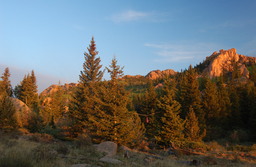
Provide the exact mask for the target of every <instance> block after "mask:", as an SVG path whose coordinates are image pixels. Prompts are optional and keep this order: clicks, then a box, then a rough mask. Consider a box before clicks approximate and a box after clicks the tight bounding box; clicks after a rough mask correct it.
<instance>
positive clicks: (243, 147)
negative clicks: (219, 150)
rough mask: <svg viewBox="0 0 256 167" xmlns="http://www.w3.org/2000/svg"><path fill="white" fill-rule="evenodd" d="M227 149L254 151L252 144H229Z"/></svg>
mask: <svg viewBox="0 0 256 167" xmlns="http://www.w3.org/2000/svg"><path fill="white" fill-rule="evenodd" d="M227 149H228V150H229V151H241V152H250V151H252V147H251V146H245V145H233V146H229V147H228V148H227Z"/></svg>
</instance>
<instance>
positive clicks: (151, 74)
mask: <svg viewBox="0 0 256 167" xmlns="http://www.w3.org/2000/svg"><path fill="white" fill-rule="evenodd" d="M176 73H177V72H175V71H174V70H172V69H167V70H163V71H161V70H154V71H151V72H149V73H148V74H147V75H146V78H148V79H153V80H154V79H158V78H162V77H164V76H166V75H167V76H170V75H175V74H176Z"/></svg>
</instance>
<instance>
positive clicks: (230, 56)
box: [203, 48, 256, 78]
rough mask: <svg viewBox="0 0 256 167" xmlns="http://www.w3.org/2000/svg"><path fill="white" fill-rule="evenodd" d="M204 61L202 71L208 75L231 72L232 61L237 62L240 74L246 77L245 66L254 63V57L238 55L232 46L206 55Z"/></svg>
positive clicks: (255, 59) (247, 75)
mask: <svg viewBox="0 0 256 167" xmlns="http://www.w3.org/2000/svg"><path fill="white" fill-rule="evenodd" d="M204 63H205V64H206V65H205V66H206V68H204V70H203V73H204V74H207V75H209V76H210V77H218V76H220V75H221V74H222V73H223V71H227V72H232V71H233V69H232V68H233V65H232V63H237V65H238V68H239V70H240V72H241V75H242V76H244V77H246V78H248V77H249V71H248V69H247V66H249V65H252V64H255V63H256V58H255V57H249V56H244V55H240V54H238V53H237V52H236V49H234V48H232V49H229V50H223V49H222V50H220V51H219V52H214V53H213V54H212V55H211V56H209V57H206V60H205V61H204ZM204 63H203V64H204Z"/></svg>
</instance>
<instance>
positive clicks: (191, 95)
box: [178, 65, 205, 129]
mask: <svg viewBox="0 0 256 167" xmlns="http://www.w3.org/2000/svg"><path fill="white" fill-rule="evenodd" d="M197 77H198V74H197V72H196V71H195V69H193V68H192V66H191V65H190V67H189V69H188V70H187V71H185V72H184V73H183V74H182V75H181V77H180V79H179V83H178V84H179V86H178V99H179V102H180V104H181V106H182V107H181V117H182V118H183V119H185V117H186V115H187V113H188V112H189V108H190V107H192V108H193V109H194V112H195V114H196V116H197V117H198V120H199V126H200V128H201V129H204V128H205V113H204V112H203V110H202V101H201V92H200V90H199V82H198V79H197Z"/></svg>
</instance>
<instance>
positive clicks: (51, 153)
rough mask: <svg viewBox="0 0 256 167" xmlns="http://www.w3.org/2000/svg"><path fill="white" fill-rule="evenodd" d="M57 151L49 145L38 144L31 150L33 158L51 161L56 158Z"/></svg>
mask: <svg viewBox="0 0 256 167" xmlns="http://www.w3.org/2000/svg"><path fill="white" fill-rule="evenodd" d="M57 154H58V153H57V151H55V150H54V149H53V148H52V147H51V146H50V145H47V144H45V145H40V146H38V147H36V148H34V149H33V150H32V156H33V159H34V160H35V161H37V162H39V161H51V160H55V159H56V158H57Z"/></svg>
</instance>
